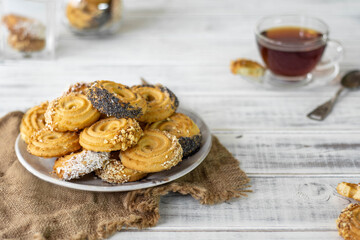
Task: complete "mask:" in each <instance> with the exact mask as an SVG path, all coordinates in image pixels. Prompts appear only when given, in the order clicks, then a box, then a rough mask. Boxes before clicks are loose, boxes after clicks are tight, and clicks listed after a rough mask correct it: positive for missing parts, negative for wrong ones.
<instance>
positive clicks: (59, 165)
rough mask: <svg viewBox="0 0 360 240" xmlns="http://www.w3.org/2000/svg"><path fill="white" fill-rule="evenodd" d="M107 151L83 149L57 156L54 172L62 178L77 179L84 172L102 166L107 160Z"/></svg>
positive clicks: (89, 171)
mask: <svg viewBox="0 0 360 240" xmlns="http://www.w3.org/2000/svg"><path fill="white" fill-rule="evenodd" d="M109 155H110V154H109V153H108V152H93V151H88V150H83V151H81V152H78V153H72V154H69V155H66V156H64V157H61V158H58V159H57V160H56V161H55V163H54V167H53V169H54V172H55V173H56V175H57V176H58V177H59V178H61V179H64V180H71V179H77V178H80V177H81V176H84V175H85V174H88V173H91V172H92V171H95V170H97V169H100V168H102V166H103V164H104V162H105V161H107V160H109Z"/></svg>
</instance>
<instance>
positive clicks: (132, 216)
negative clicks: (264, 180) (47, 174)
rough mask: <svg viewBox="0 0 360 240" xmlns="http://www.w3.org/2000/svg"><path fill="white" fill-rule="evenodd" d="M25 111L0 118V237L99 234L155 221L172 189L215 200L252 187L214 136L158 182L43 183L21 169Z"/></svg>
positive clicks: (88, 236) (202, 199) (204, 200)
mask: <svg viewBox="0 0 360 240" xmlns="http://www.w3.org/2000/svg"><path fill="white" fill-rule="evenodd" d="M22 115H23V113H21V112H12V113H9V114H8V115H6V116H4V117H3V118H1V119H0V238H1V239H32V238H36V239H99V238H100V239H101V238H106V237H108V236H110V235H111V234H113V233H114V232H116V231H119V230H121V229H122V228H123V227H136V228H146V227H151V226H154V225H156V223H157V222H158V220H159V217H160V216H159V201H160V197H161V196H163V195H165V194H167V193H168V192H179V193H181V194H190V195H191V196H192V197H193V198H195V199H197V200H199V202H200V203H202V204H214V203H220V202H224V201H226V200H229V199H231V198H235V197H240V196H245V195H246V192H248V191H249V190H248V187H249V186H248V182H249V179H248V178H247V176H246V174H245V173H244V172H243V171H242V170H241V169H240V168H239V162H238V161H237V160H236V159H235V158H234V157H233V156H232V155H231V154H230V153H229V152H228V151H227V150H226V149H225V148H224V146H222V145H221V144H220V143H219V141H218V140H217V138H216V137H213V146H212V148H211V151H210V153H209V155H208V156H207V158H206V159H205V160H204V162H203V163H202V164H201V165H200V166H199V167H197V168H196V169H195V170H193V171H192V172H191V173H189V174H187V175H185V176H184V177H182V178H180V179H178V180H176V181H173V182H171V183H168V184H166V185H161V186H159V187H153V188H148V189H143V190H137V191H133V192H118V193H97V192H85V191H78V190H72V189H68V188H65V187H60V186H56V185H53V184H51V183H47V182H44V181H42V180H40V179H38V178H37V177H35V176H33V175H32V174H31V173H29V172H28V171H27V170H26V169H25V168H23V167H22V165H21V164H20V162H19V161H18V160H17V157H16V155H15V151H14V142H15V138H16V137H17V135H18V134H19V124H20V120H21V117H22Z"/></svg>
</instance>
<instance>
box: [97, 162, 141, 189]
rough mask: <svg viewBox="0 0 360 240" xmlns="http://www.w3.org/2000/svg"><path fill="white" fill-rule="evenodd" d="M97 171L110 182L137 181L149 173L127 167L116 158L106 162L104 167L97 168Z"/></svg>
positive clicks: (103, 178) (98, 174)
mask: <svg viewBox="0 0 360 240" xmlns="http://www.w3.org/2000/svg"><path fill="white" fill-rule="evenodd" d="M95 173H96V175H97V176H98V177H99V178H101V179H102V180H103V181H105V182H109V183H126V182H135V181H137V180H139V179H142V178H144V177H145V176H146V175H147V173H144V172H139V171H136V170H132V169H130V168H127V167H125V166H124V165H123V164H122V163H121V161H119V160H116V159H110V160H109V161H107V162H105V163H104V164H103V167H102V168H101V169H98V170H96V171H95Z"/></svg>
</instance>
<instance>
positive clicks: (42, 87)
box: [0, 60, 357, 98]
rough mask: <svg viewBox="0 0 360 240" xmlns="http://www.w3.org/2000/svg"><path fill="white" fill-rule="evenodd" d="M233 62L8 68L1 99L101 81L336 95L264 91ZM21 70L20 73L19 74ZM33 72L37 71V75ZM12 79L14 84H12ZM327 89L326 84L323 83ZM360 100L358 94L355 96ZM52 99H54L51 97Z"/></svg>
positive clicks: (332, 87) (193, 90)
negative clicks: (235, 71)
mask: <svg viewBox="0 0 360 240" xmlns="http://www.w3.org/2000/svg"><path fill="white" fill-rule="evenodd" d="M229 64H230V60H229V61H227V62H226V63H224V64H223V66H209V65H204V66H166V67H165V66H129V65H112V64H110V65H104V64H102V65H97V64H90V65H84V66H83V65H73V64H66V63H64V64H55V63H53V62H49V63H32V64H31V65H6V66H2V68H1V69H2V70H1V71H0V97H4V98H7V97H12V98H14V97H16V96H18V95H19V94H18V89H19V88H20V89H21V90H22V94H21V96H29V97H34V96H39V95H43V94H47V93H50V94H52V95H53V96H56V95H59V94H61V92H62V91H63V90H64V89H65V88H66V87H67V86H69V85H70V84H72V83H75V82H79V81H85V82H91V81H94V80H99V79H109V80H113V81H118V82H121V83H123V84H126V85H135V84H139V83H140V77H144V78H145V79H147V80H148V81H149V82H152V83H161V84H164V85H166V86H168V87H169V88H170V89H172V90H173V91H174V92H175V93H176V94H182V95H186V96H187V95H196V94H199V93H200V94H204V93H209V94H215V95H219V94H220V95H221V94H222V95H224V94H227V93H232V94H234V95H243V96H244V95H246V96H254V97H258V96H263V97H265V96H282V97H285V96H286V97H293V96H294V97H301V96H304V97H309V96H310V97H311V96H313V97H314V93H316V95H317V96H323V97H327V96H328V97H330V96H331V94H334V92H335V91H336V88H337V85H336V84H335V83H336V81H334V83H333V82H331V83H329V84H327V85H326V86H323V87H317V88H311V85H310V86H309V87H305V88H298V89H295V90H294V89H293V90H288V91H281V90H272V91H269V90H268V89H264V88H262V87H260V86H258V85H256V84H253V83H249V82H247V81H245V80H244V79H242V78H241V77H240V76H236V75H233V74H231V73H230V69H229ZM19 67H20V68H21V71H19ZM34 68H35V69H36V71H34ZM353 68H356V65H354V64H350V65H343V66H342V72H346V71H349V70H351V69H353ZM10 79H11V81H10ZM323 85H325V83H323ZM352 95H353V96H357V94H356V93H354V94H352ZM49 96H51V95H49Z"/></svg>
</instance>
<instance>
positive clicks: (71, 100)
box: [45, 93, 100, 132]
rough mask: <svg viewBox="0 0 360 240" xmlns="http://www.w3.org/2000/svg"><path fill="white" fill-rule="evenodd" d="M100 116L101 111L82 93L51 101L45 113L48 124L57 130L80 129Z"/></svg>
mask: <svg viewBox="0 0 360 240" xmlns="http://www.w3.org/2000/svg"><path fill="white" fill-rule="evenodd" d="M99 118H100V113H99V111H97V110H96V109H95V108H94V107H93V106H92V105H91V102H90V101H89V100H88V99H87V98H86V96H85V95H83V94H80V93H72V94H68V95H64V96H62V97H60V98H58V99H55V100H54V101H52V102H50V103H49V106H48V109H47V110H46V113H45V121H46V124H47V125H48V126H49V127H50V128H51V129H52V130H55V131H59V132H66V131H78V130H79V129H83V128H85V127H88V126H90V125H91V124H93V123H94V122H96V121H97V120H98V119H99Z"/></svg>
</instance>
